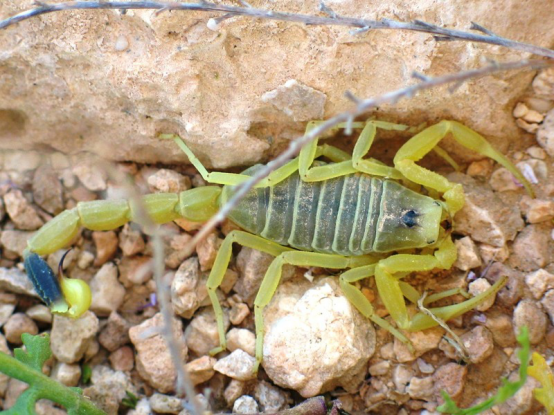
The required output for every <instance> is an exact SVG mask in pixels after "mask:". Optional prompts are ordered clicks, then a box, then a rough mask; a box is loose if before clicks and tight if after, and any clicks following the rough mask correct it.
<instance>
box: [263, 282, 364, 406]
mask: <svg viewBox="0 0 554 415" xmlns="http://www.w3.org/2000/svg"><path fill="white" fill-rule="evenodd" d="M307 288H309V289H308V290H307V291H306V289H307ZM264 318H265V327H266V330H267V331H266V334H265V337H264V348H263V361H262V365H263V367H264V369H265V371H266V373H267V374H268V376H269V377H270V378H271V379H272V380H273V381H274V382H275V383H276V384H277V385H279V386H282V387H286V388H290V389H295V390H296V391H298V392H299V393H300V394H301V395H302V396H304V397H309V396H314V395H317V394H319V393H323V392H325V391H327V390H331V389H333V388H335V387H337V386H342V387H343V388H345V389H346V390H347V391H352V390H355V389H356V388H357V387H358V386H359V383H360V382H361V381H362V380H363V376H364V374H365V371H366V370H367V368H366V365H367V362H368V360H369V358H370V357H371V356H372V355H373V352H374V350H375V331H374V329H373V326H372V325H371V323H370V322H369V320H367V319H366V318H364V317H363V316H362V315H361V314H359V313H358V311H357V310H356V309H355V308H354V307H353V306H352V305H351V304H350V302H349V301H348V300H347V299H346V298H345V297H344V296H343V294H342V292H341V291H340V289H339V288H338V284H337V282H336V280H335V279H331V278H325V279H323V280H321V281H319V282H318V283H317V285H316V286H315V287H313V286H311V284H310V283H309V282H308V281H306V280H300V281H298V280H292V281H290V282H287V283H285V284H282V285H281V286H280V287H279V288H278V290H277V293H276V295H275V297H274V298H273V300H272V301H271V303H270V305H269V306H268V307H267V309H266V310H265V313H264ZM306 356H310V358H309V359H306Z"/></svg>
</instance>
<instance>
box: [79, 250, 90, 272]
mask: <svg viewBox="0 0 554 415" xmlns="http://www.w3.org/2000/svg"><path fill="white" fill-rule="evenodd" d="M93 262H94V254H93V253H92V252H88V251H82V252H81V253H80V254H79V258H78V259H77V266H78V267H79V268H81V269H87V268H89V267H90V266H91V265H92V263H93Z"/></svg>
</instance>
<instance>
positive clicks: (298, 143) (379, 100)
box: [184, 60, 554, 252]
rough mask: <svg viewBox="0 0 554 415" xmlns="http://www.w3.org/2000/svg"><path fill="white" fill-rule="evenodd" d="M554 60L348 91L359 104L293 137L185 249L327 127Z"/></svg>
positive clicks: (204, 234) (351, 98)
mask: <svg viewBox="0 0 554 415" xmlns="http://www.w3.org/2000/svg"><path fill="white" fill-rule="evenodd" d="M553 64H554V62H550V61H538V60H523V61H517V62H509V63H495V64H493V65H488V66H486V67H484V68H480V69H472V70H469V71H462V72H457V73H454V74H448V75H443V76H437V77H434V78H430V77H427V78H426V79H425V81H423V82H421V83H419V84H415V85H411V86H407V87H404V88H400V89H397V90H396V91H392V92H388V93H385V94H383V95H380V96H378V97H375V98H368V99H364V100H360V99H359V98H357V97H354V96H353V95H352V94H348V97H349V99H350V100H352V101H353V102H354V103H355V104H356V105H355V107H354V108H352V109H350V110H349V111H345V112H342V113H340V114H338V115H335V116H334V117H332V118H330V119H328V120H327V121H325V122H323V123H321V124H318V125H317V126H316V127H314V128H313V129H311V130H310V131H309V132H308V133H307V134H306V135H304V136H301V137H298V138H296V139H294V140H292V141H291V142H290V144H289V146H288V147H287V149H286V150H285V151H283V152H282V153H281V154H280V155H279V156H277V157H276V158H275V159H273V160H272V161H270V162H269V163H267V164H266V165H265V166H264V167H263V168H261V169H260V170H258V171H257V172H256V173H255V174H254V175H252V176H251V177H250V179H248V180H246V181H245V182H243V183H241V184H240V185H238V186H237V187H236V190H235V192H234V194H233V196H232V197H231V198H230V199H229V200H228V201H227V203H225V204H224V205H223V206H221V207H220V209H219V211H218V212H217V214H216V215H214V216H213V217H212V218H211V219H210V220H209V221H208V222H206V223H205V224H204V226H203V227H202V229H200V231H199V232H198V233H197V234H196V235H195V236H194V237H193V238H192V239H191V240H190V241H189V242H188V243H187V245H186V246H185V248H184V249H185V250H187V251H189V252H192V251H193V250H194V247H195V246H196V244H197V243H198V242H199V241H201V240H202V239H204V238H205V237H206V236H208V234H209V233H210V232H212V231H213V230H214V229H215V227H216V226H217V225H218V224H220V223H221V222H223V221H224V220H225V218H226V217H227V215H229V213H230V212H231V210H232V209H233V208H234V207H235V206H237V204H238V202H239V201H240V200H241V199H242V198H243V197H245V196H246V194H247V193H248V192H249V191H250V190H251V189H252V188H253V187H254V186H255V185H256V184H257V183H258V182H260V181H261V180H262V179H264V178H265V177H267V176H268V175H269V174H270V173H271V172H272V171H274V170H276V169H278V168H279V167H281V166H283V165H284V164H285V163H287V162H288V161H289V160H291V159H292V158H294V157H295V156H296V155H297V154H298V153H299V152H300V150H301V149H302V147H304V146H305V145H306V144H308V143H309V142H311V141H313V140H314V139H315V138H316V137H319V136H321V135H323V133H325V132H326V131H328V130H331V129H332V128H333V127H336V126H337V125H338V124H340V123H343V122H349V120H353V119H354V118H356V117H359V116H360V115H362V114H363V113H365V112H367V111H368V110H370V109H371V108H375V107H378V106H379V105H383V104H395V103H396V102H398V101H399V100H400V99H401V98H405V97H406V98H410V97H412V96H413V95H414V94H415V93H417V92H418V91H421V90H424V89H429V88H432V87H435V86H439V85H445V84H449V83H460V82H464V81H467V80H468V79H472V78H479V77H483V76H485V75H490V74H492V73H496V72H500V71H508V70H516V69H524V68H526V69H539V68H544V67H547V66H552V65H553Z"/></svg>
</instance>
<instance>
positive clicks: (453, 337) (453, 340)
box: [417, 292, 469, 362]
mask: <svg viewBox="0 0 554 415" xmlns="http://www.w3.org/2000/svg"><path fill="white" fill-rule="evenodd" d="M426 298H427V293H426V292H425V293H423V295H422V296H421V298H420V299H419V300H417V308H419V310H420V311H421V312H422V313H423V314H425V315H426V316H428V317H430V318H432V319H433V320H434V321H435V322H436V323H437V324H438V325H439V326H440V327H442V328H443V329H444V331H446V332H447V333H448V334H449V335H450V337H448V336H444V338H445V340H446V341H447V342H448V343H450V344H451V345H452V347H454V349H456V351H457V352H458V353H459V354H460V356H461V357H462V359H463V360H464V362H468V361H469V357H468V353H467V350H466V348H465V346H464V344H463V343H462V340H461V339H460V337H458V335H457V334H456V333H454V332H453V331H452V329H451V328H450V327H449V326H448V324H446V322H445V321H444V320H443V319H441V318H439V317H437V316H436V315H435V314H433V312H432V311H431V310H429V309H428V308H427V307H425V299H426Z"/></svg>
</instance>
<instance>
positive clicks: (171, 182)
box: [148, 169, 191, 193]
mask: <svg viewBox="0 0 554 415" xmlns="http://www.w3.org/2000/svg"><path fill="white" fill-rule="evenodd" d="M148 185H149V186H150V188H151V189H152V191H153V192H163V193H180V192H183V191H185V190H188V189H190V187H191V183H190V179H189V178H188V177H187V176H183V175H182V174H179V173H177V172H176V171H173V170H167V169H160V170H158V171H157V172H156V173H154V174H152V175H151V176H149V177H148Z"/></svg>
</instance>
